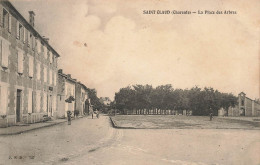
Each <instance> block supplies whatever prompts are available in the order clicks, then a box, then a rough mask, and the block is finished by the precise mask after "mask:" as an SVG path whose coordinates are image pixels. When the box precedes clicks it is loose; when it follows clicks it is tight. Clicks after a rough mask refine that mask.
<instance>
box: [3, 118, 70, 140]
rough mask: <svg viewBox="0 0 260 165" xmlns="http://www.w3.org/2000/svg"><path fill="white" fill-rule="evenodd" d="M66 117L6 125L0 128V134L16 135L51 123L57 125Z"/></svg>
mask: <svg viewBox="0 0 260 165" xmlns="http://www.w3.org/2000/svg"><path fill="white" fill-rule="evenodd" d="M66 121H67V120H66V119H57V120H51V121H46V122H41V123H34V124H20V125H16V126H11V127H6V128H0V136H1V135H17V134H22V133H25V132H28V131H32V130H36V129H40V128H44V127H50V126H53V125H57V124H60V123H64V122H66Z"/></svg>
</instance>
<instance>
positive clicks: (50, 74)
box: [49, 70, 52, 84]
mask: <svg viewBox="0 0 260 165" xmlns="http://www.w3.org/2000/svg"><path fill="white" fill-rule="evenodd" d="M49 76H50V78H49V80H50V84H52V70H50V71H49Z"/></svg>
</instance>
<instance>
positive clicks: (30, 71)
mask: <svg viewBox="0 0 260 165" xmlns="http://www.w3.org/2000/svg"><path fill="white" fill-rule="evenodd" d="M29 77H33V57H31V56H30V57H29Z"/></svg>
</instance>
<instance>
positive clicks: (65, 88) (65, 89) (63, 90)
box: [58, 69, 77, 118]
mask: <svg viewBox="0 0 260 165" xmlns="http://www.w3.org/2000/svg"><path fill="white" fill-rule="evenodd" d="M76 83H77V80H76V79H72V78H71V75H70V74H64V73H63V71H62V69H59V71H58V118H65V117H67V111H71V112H72V113H74V110H75V106H76V104H75V98H76ZM70 97H72V98H73V99H74V100H72V101H71V102H70V103H69V102H67V101H66V100H68V99H69V98H70Z"/></svg>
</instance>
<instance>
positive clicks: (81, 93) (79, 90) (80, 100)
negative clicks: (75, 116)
mask: <svg viewBox="0 0 260 165" xmlns="http://www.w3.org/2000/svg"><path fill="white" fill-rule="evenodd" d="M75 104H76V108H75V109H76V110H78V111H79V115H81V116H82V115H88V114H89V106H90V103H89V96H88V91H87V87H86V86H85V85H84V84H82V83H80V82H77V83H76V100H75Z"/></svg>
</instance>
